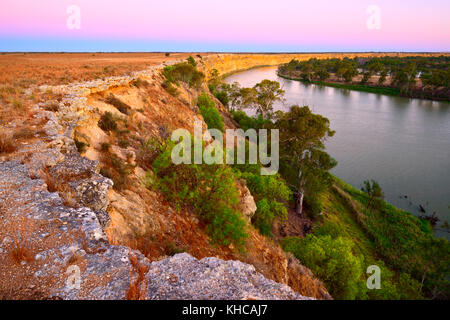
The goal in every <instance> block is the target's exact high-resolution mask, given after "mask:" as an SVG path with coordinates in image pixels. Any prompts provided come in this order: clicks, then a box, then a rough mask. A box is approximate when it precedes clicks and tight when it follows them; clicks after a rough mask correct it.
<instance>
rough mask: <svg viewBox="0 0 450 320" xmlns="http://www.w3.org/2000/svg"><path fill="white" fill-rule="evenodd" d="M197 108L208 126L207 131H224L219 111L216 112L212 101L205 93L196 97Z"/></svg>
mask: <svg viewBox="0 0 450 320" xmlns="http://www.w3.org/2000/svg"><path fill="white" fill-rule="evenodd" d="M197 106H198V108H199V110H200V113H201V114H202V116H203V119H204V120H205V122H206V124H207V125H208V129H218V130H220V131H222V132H223V131H224V130H225V128H224V125H223V120H222V116H221V115H220V112H219V110H217V108H216V104H215V103H214V100H212V99H211V98H210V97H209V96H208V95H207V94H206V93H205V92H203V93H202V94H201V95H200V96H199V97H198V101H197Z"/></svg>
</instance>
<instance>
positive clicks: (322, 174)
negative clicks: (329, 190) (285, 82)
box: [275, 106, 337, 217]
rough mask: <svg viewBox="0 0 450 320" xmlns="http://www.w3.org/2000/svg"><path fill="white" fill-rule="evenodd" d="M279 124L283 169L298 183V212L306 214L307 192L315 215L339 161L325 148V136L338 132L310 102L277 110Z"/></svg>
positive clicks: (281, 165) (283, 171)
mask: <svg viewBox="0 0 450 320" xmlns="http://www.w3.org/2000/svg"><path fill="white" fill-rule="evenodd" d="M275 127H276V128H278V129H279V130H280V172H281V174H282V175H283V177H285V179H286V180H287V181H288V182H289V183H290V185H292V186H295V191H296V212H297V214H298V215H299V216H301V215H302V214H303V199H304V197H305V196H306V198H307V200H308V203H309V205H310V208H311V209H310V214H311V215H312V216H313V217H314V216H316V215H317V214H319V213H320V211H321V208H320V205H319V202H318V201H317V196H318V194H320V192H321V191H322V190H323V189H324V188H326V186H328V184H329V179H330V175H329V173H328V170H330V169H332V168H333V167H334V166H336V164H337V162H336V161H335V160H334V159H333V158H331V157H330V155H329V154H328V153H326V152H325V145H324V142H325V140H326V139H327V138H328V137H332V136H333V135H334V131H333V130H331V129H330V121H329V120H328V119H327V118H325V117H322V116H321V115H317V114H314V113H312V112H311V110H310V109H309V108H308V107H307V106H305V107H299V106H292V107H291V108H290V110H289V111H288V112H278V113H277V117H276V121H275Z"/></svg>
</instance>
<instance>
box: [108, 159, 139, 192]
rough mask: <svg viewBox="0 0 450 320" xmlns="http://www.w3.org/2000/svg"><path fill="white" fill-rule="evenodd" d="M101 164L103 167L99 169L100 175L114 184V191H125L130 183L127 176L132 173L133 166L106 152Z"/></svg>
mask: <svg viewBox="0 0 450 320" xmlns="http://www.w3.org/2000/svg"><path fill="white" fill-rule="evenodd" d="M102 162H103V163H104V166H103V167H102V168H101V170H100V174H101V175H103V176H105V177H107V178H110V179H111V180H112V181H113V182H114V186H113V188H114V190H117V191H121V190H123V189H125V188H126V187H127V186H128V184H129V183H130V181H129V175H130V174H131V172H132V171H133V166H132V165H130V164H129V163H125V162H123V161H122V160H121V159H120V158H118V157H117V156H116V155H114V154H111V153H108V152H106V153H105V154H104V155H103V159H102Z"/></svg>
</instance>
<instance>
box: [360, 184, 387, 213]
mask: <svg viewBox="0 0 450 320" xmlns="http://www.w3.org/2000/svg"><path fill="white" fill-rule="evenodd" d="M361 191H363V192H365V193H367V195H368V196H369V201H367V209H378V208H380V207H381V206H382V205H383V199H384V193H383V190H381V187H380V185H379V184H378V182H376V181H374V180H371V181H369V180H366V181H364V187H362V188H361Z"/></svg>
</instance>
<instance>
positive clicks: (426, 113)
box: [225, 67, 450, 238]
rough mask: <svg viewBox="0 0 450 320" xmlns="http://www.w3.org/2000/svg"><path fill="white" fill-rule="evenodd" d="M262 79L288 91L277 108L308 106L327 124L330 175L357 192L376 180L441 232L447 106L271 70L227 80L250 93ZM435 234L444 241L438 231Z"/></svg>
mask: <svg viewBox="0 0 450 320" xmlns="http://www.w3.org/2000/svg"><path fill="white" fill-rule="evenodd" d="M263 79H270V80H276V81H278V82H280V84H281V85H282V87H283V88H284V90H285V91H286V94H285V98H286V102H285V103H284V104H281V103H280V104H277V105H276V108H275V109H281V110H287V107H288V106H290V105H292V104H298V105H301V106H302V105H308V106H309V107H310V108H311V109H312V110H313V112H315V113H318V114H321V115H323V116H325V117H327V118H328V119H330V126H331V128H332V129H333V130H335V131H336V134H335V135H334V136H333V137H332V138H330V139H329V140H328V141H327V143H326V147H327V151H328V153H330V155H332V156H333V157H334V158H335V159H336V160H337V161H338V165H337V166H336V167H335V168H334V169H333V170H332V173H333V174H335V175H336V176H338V177H339V178H341V179H343V180H345V181H346V182H348V183H350V184H352V185H353V186H355V187H357V188H360V187H361V186H362V182H363V181H364V180H367V179H374V180H376V181H378V182H379V183H380V185H381V187H382V188H383V191H384V193H385V195H386V200H387V201H388V202H390V203H392V204H393V205H395V206H397V207H399V208H402V209H405V210H406V211H409V212H411V213H413V214H415V215H419V214H420V211H419V204H420V205H422V206H423V207H424V208H425V210H426V211H427V213H432V212H436V213H437V215H438V217H439V218H440V219H441V221H440V222H439V223H438V225H440V224H441V223H442V222H443V221H450V103H448V102H437V101H429V100H420V99H408V98H401V97H391V96H385V95H380V94H374V93H365V92H358V91H351V90H346V89H338V88H331V87H326V86H319V85H314V84H304V83H302V82H298V81H292V80H286V79H283V78H280V77H278V76H277V74H276V67H265V68H258V69H253V70H249V71H244V72H240V73H236V74H233V75H231V76H229V77H228V78H226V79H225V81H226V82H227V83H232V82H234V81H237V82H239V83H240V84H241V86H244V87H250V86H253V85H255V84H256V83H258V82H260V81H261V80H263ZM405 196H407V198H405ZM436 235H437V236H445V237H447V238H448V234H445V233H444V232H440V231H439V230H438V231H437V232H436Z"/></svg>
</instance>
